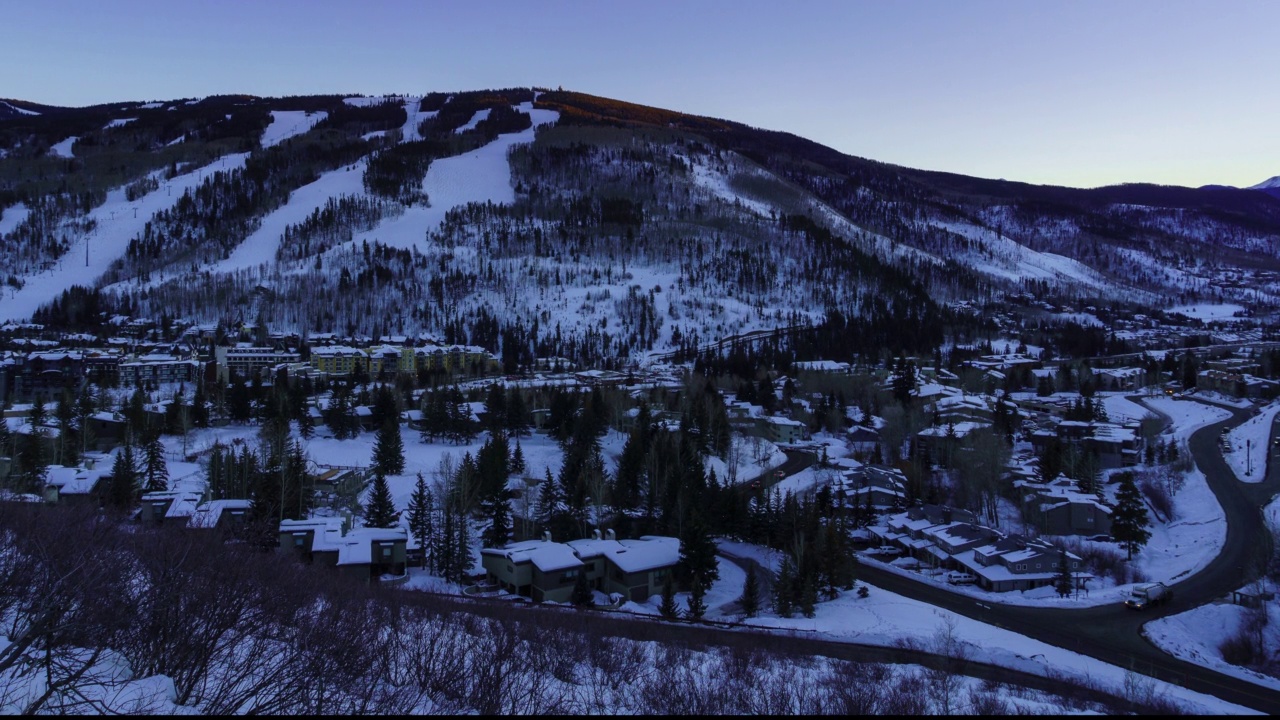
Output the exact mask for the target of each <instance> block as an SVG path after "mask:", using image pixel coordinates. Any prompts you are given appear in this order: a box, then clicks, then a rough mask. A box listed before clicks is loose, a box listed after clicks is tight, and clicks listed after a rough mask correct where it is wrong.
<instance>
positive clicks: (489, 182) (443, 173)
mask: <svg viewBox="0 0 1280 720" xmlns="http://www.w3.org/2000/svg"><path fill="white" fill-rule="evenodd" d="M516 107H517V109H519V110H520V111H522V112H527V113H529V115H530V117H531V118H532V120H533V127H531V128H529V129H527V130H522V131H520V132H518V133H507V134H504V135H499V136H498V138H497V139H496V140H494V141H493V142H491V143H489V144H487V145H485V146H483V147H480V148H476V149H475V150H472V151H471V152H468V153H463V154H462V155H455V156H454V157H448V158H442V159H440V160H435V161H433V162H432V163H431V166H430V167H429V168H428V169H427V176H426V178H425V179H423V182H422V190H423V192H425V193H426V195H427V200H428V202H429V203H430V206H425V207H424V206H422V205H414V206H412V207H410V208H407V209H406V210H405V212H404V213H402V214H400V215H397V216H395V217H393V218H389V219H385V220H383V222H381V223H379V224H378V226H377V227H374V228H372V229H371V230H368V231H366V232H363V233H358V234H356V235H355V237H354V238H353V239H352V242H354V243H360V242H363V241H365V240H368V241H370V242H372V241H374V240H377V241H380V242H381V243H382V244H384V245H389V246H391V247H398V248H406V249H408V248H412V247H416V246H419V245H421V244H423V243H425V241H426V237H427V233H428V232H430V231H432V230H434V229H436V228H438V227H439V226H440V223H441V222H443V221H444V216H445V214H446V213H447V212H448V211H450V210H452V209H453V208H455V207H459V206H461V205H466V204H467V203H473V202H474V203H485V202H492V203H495V204H510V203H513V202H515V199H516V192H515V188H514V187H512V185H511V163H510V161H509V160H508V159H507V152H508V151H509V150H510V149H511V148H512V147H514V146H516V145H521V144H524V143H529V142H533V137H534V130H535V129H536V128H537V127H538V126H540V125H545V124H547V123H554V122H555V121H556V120H557V119H558V118H559V116H560V114H559V113H558V112H556V111H554V110H535V109H533V107H532V103H521V104H520V105H518V106H516ZM338 250H339V248H334V249H333V250H330V252H337V251H338Z"/></svg>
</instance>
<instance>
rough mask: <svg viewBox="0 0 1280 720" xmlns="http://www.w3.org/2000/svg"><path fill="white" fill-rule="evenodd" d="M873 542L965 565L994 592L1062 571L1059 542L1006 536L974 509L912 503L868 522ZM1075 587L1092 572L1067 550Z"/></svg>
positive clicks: (933, 561)
mask: <svg viewBox="0 0 1280 720" xmlns="http://www.w3.org/2000/svg"><path fill="white" fill-rule="evenodd" d="M867 530H868V531H869V533H870V535H871V537H872V539H873V542H876V543H879V544H880V545H890V546H893V547H897V548H899V549H900V550H902V551H903V552H904V553H905V554H906V555H908V556H910V557H913V558H915V559H916V560H918V561H920V562H921V563H924V564H926V565H930V566H932V567H936V568H942V569H948V570H962V571H964V572H968V573H970V574H972V575H973V576H974V577H975V578H976V585H977V586H978V587H981V588H983V589H985V590H991V591H994V592H1008V591H1010V590H1030V589H1033V588H1038V587H1043V586H1046V585H1052V584H1053V583H1054V582H1055V581H1056V579H1057V577H1058V562H1059V559H1060V558H1061V555H1060V551H1059V550H1058V548H1056V547H1054V546H1053V545H1051V544H1049V543H1048V542H1046V541H1043V540H1034V539H1029V538H1025V537H1022V536H1017V535H1014V536H1006V535H1004V534H1003V533H1001V532H1000V531H998V530H995V529H994V528H988V527H985V526H982V525H979V524H978V523H977V522H976V518H975V517H974V516H973V514H972V513H969V512H966V511H963V510H956V509H951V508H946V507H940V506H936V505H923V506H917V507H913V508H910V509H909V510H907V511H906V512H902V513H898V514H895V515H892V516H890V517H889V518H886V522H885V524H883V525H877V526H872V527H870V528H867ZM1066 558H1067V562H1068V563H1069V564H1070V570H1071V573H1072V578H1073V579H1074V581H1075V582H1076V585H1077V587H1079V586H1080V585H1082V584H1083V583H1084V581H1086V580H1088V579H1089V578H1091V577H1092V575H1090V574H1089V573H1087V572H1083V571H1081V570H1080V565H1081V559H1080V557H1079V556H1077V555H1075V554H1073V553H1069V552H1068V553H1066Z"/></svg>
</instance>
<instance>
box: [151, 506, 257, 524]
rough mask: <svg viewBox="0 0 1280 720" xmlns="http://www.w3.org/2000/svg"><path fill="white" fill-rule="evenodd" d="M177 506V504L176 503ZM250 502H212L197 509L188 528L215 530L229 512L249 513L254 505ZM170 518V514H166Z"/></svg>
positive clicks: (188, 522)
mask: <svg viewBox="0 0 1280 720" xmlns="http://www.w3.org/2000/svg"><path fill="white" fill-rule="evenodd" d="M175 504H176V503H175ZM252 504H253V503H252V501H250V500H241V499H234V500H210V501H209V502H207V503H204V504H203V505H201V506H199V507H197V508H196V510H195V512H193V513H192V514H191V519H190V520H189V521H187V527H191V528H213V527H217V526H218V520H219V519H220V518H221V517H222V513H223V512H224V511H228V510H232V511H234V510H243V511H246V512H247V511H248V510H249V507H250V506H251V505H252ZM165 516H166V517H168V513H166V514H165Z"/></svg>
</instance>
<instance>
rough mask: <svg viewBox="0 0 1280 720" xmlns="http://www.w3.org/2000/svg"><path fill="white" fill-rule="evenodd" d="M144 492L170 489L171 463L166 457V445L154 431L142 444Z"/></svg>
mask: <svg viewBox="0 0 1280 720" xmlns="http://www.w3.org/2000/svg"><path fill="white" fill-rule="evenodd" d="M141 479H142V486H143V492H164V491H165V490H168V489H169V465H168V463H166V462H165V459H164V445H162V444H161V443H160V436H159V435H158V434H156V433H152V434H151V437H150V438H148V439H147V441H146V444H145V445H143V446H142V478H141Z"/></svg>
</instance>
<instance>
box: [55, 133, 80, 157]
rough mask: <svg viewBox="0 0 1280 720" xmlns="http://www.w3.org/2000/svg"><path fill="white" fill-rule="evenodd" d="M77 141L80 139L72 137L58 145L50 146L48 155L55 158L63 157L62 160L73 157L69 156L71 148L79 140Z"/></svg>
mask: <svg viewBox="0 0 1280 720" xmlns="http://www.w3.org/2000/svg"><path fill="white" fill-rule="evenodd" d="M79 139H80V138H79V137H77V136H75V135H72V136H71V137H69V138H67V139H66V140H63V141H62V142H60V143H57V144H55V145H51V146H49V154H50V155H53V156H55V157H64V158H71V157H75V155H72V154H71V146H72V145H75V144H76V140H79Z"/></svg>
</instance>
